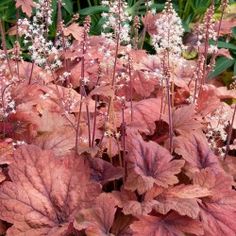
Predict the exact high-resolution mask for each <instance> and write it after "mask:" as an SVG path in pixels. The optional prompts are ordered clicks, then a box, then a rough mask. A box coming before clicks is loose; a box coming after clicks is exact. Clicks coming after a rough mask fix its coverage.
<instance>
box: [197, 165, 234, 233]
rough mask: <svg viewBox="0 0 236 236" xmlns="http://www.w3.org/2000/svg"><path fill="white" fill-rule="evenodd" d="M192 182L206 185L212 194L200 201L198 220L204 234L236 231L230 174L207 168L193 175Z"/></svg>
mask: <svg viewBox="0 0 236 236" xmlns="http://www.w3.org/2000/svg"><path fill="white" fill-rule="evenodd" d="M194 183H197V184H200V185H201V186H203V187H207V188H209V189H210V190H211V191H212V196H210V197H207V198H204V199H203V200H202V202H201V203H200V215H199V216H200V221H201V222H202V224H203V229H204V231H205V235H209V236H215V235H229V236H234V235H235V232H236V222H235V218H236V192H235V190H232V184H233V180H232V178H231V176H227V175H225V174H224V173H223V172H220V173H214V172H213V171H212V170H211V169H209V168H207V169H205V170H202V171H201V172H199V173H197V174H196V175H195V176H194Z"/></svg>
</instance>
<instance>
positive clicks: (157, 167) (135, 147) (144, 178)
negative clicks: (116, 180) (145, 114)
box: [125, 134, 184, 194]
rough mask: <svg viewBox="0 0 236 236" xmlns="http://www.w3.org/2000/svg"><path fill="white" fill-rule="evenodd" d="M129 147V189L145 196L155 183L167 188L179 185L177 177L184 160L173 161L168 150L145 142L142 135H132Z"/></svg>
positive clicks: (127, 186) (127, 184)
mask: <svg viewBox="0 0 236 236" xmlns="http://www.w3.org/2000/svg"><path fill="white" fill-rule="evenodd" d="M127 146H128V155H127V162H128V163H127V168H128V177H127V180H126V183H125V187H126V188H127V189H129V190H131V191H135V190H137V191H138V192H139V193H140V194H143V193H144V192H146V191H147V190H149V189H151V188H152V186H153V185H154V183H155V184H156V185H158V186H162V187H165V188H167V187H168V186H169V185H173V184H176V183H178V178H177V177H176V176H175V175H176V174H178V173H179V172H180V171H181V167H182V166H183V165H184V161H183V160H172V159H173V157H172V156H171V154H170V153H169V151H168V150H166V149H165V148H163V147H161V146H160V145H158V144H156V143H154V142H145V141H143V139H142V137H141V136H140V135H134V134H130V135H129V137H128V138H127Z"/></svg>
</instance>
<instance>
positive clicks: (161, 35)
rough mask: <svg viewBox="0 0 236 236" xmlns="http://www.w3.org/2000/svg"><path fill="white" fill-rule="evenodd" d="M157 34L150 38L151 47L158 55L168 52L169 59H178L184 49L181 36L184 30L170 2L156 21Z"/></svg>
mask: <svg viewBox="0 0 236 236" xmlns="http://www.w3.org/2000/svg"><path fill="white" fill-rule="evenodd" d="M155 24H156V29H157V34H155V35H154V36H153V38H152V42H153V46H154V48H155V50H156V52H157V53H158V54H163V53H164V52H165V51H168V52H169V56H170V58H171V59H175V58H176V57H177V58H179V57H180V55H181V52H182V50H183V48H184V46H183V43H182V36H183V33H184V29H183V27H182V22H181V19H180V17H179V16H178V15H177V13H176V11H175V10H174V8H173V5H172V3H171V2H170V1H167V2H166V4H165V8H164V10H163V12H162V14H161V15H160V17H159V18H158V19H157V20H156V23H155Z"/></svg>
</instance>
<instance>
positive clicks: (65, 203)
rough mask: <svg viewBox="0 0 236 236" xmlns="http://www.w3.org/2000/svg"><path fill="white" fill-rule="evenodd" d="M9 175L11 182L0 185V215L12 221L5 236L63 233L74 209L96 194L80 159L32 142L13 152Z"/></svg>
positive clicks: (93, 197) (94, 187)
mask: <svg viewBox="0 0 236 236" xmlns="http://www.w3.org/2000/svg"><path fill="white" fill-rule="evenodd" d="M9 176H10V178H11V180H12V182H10V181H5V182H4V183H3V184H2V185H1V186H0V218H1V219H2V220H5V221H7V222H9V223H11V224H13V226H12V227H11V228H10V229H9V230H8V233H7V235H9V236H11V235H12V236H13V235H18V236H21V235H22V236H23V235H27V236H28V235H34V236H39V235H53V236H57V235H64V233H65V231H66V230H67V228H68V225H69V223H70V222H72V221H73V219H74V215H75V214H76V212H77V211H78V210H80V209H81V208H84V207H88V206H89V205H90V204H91V201H93V200H94V199H95V198H96V197H97V196H98V195H99V193H100V185H98V184H97V183H93V182H91V180H90V176H89V171H88V167H86V166H85V165H84V164H83V160H82V158H75V157H74V155H68V156H64V157H63V159H60V158H58V157H57V158H56V157H55V156H54V155H53V154H52V152H49V151H42V150H41V149H40V148H38V147H36V146H33V145H24V146H21V147H20V148H19V149H17V150H16V151H15V153H14V161H13V162H12V163H11V165H10V167H9Z"/></svg>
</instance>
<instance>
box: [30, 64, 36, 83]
mask: <svg viewBox="0 0 236 236" xmlns="http://www.w3.org/2000/svg"><path fill="white" fill-rule="evenodd" d="M34 65H35V62H34V61H33V62H32V65H31V70H30V77H29V81H28V84H29V85H30V84H31V80H32V77H33V70H34Z"/></svg>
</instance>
